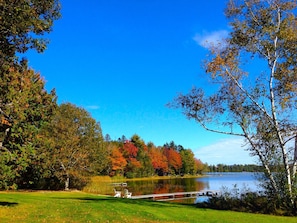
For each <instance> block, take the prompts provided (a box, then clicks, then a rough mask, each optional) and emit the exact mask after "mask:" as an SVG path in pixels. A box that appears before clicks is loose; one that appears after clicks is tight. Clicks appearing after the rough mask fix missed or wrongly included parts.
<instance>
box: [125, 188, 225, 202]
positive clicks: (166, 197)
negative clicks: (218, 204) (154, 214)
mask: <svg viewBox="0 0 297 223" xmlns="http://www.w3.org/2000/svg"><path fill="white" fill-rule="evenodd" d="M220 195H221V192H220V191H217V190H203V191H190V192H175V193H164V194H144V195H135V196H132V197H131V199H152V200H156V201H170V200H183V199H190V198H197V197H201V196H204V197H216V196H220Z"/></svg>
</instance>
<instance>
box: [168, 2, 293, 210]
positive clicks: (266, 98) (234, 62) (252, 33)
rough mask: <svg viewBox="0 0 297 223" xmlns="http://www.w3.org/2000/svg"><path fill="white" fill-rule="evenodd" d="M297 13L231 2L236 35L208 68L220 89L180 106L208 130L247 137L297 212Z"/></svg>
mask: <svg viewBox="0 0 297 223" xmlns="http://www.w3.org/2000/svg"><path fill="white" fill-rule="evenodd" d="M295 13H296V0H238V1H234V0H230V1H229V4H228V7H227V9H226V16H227V18H228V19H229V20H230V27H231V29H232V30H231V32H230V35H229V37H228V38H227V39H225V40H224V41H223V42H222V44H220V45H216V46H213V47H212V49H211V56H210V58H209V60H207V61H206V64H205V70H206V73H207V74H209V75H210V80H211V81H212V83H213V84H216V87H213V88H212V89H213V90H212V91H205V90H203V89H202V88H194V89H193V90H192V91H191V92H190V93H189V94H186V95H182V94H181V95H179V96H178V97H177V98H176V100H175V103H173V104H174V106H176V107H178V108H182V110H183V112H184V113H185V115H186V116H187V117H189V118H193V119H195V120H196V121H197V122H199V123H200V124H201V125H202V127H204V128H205V129H206V130H209V131H212V132H218V133H223V134H229V135H236V136H242V137H244V138H245V140H246V142H247V143H248V144H249V148H250V151H251V154H252V155H255V156H257V157H258V158H259V161H260V162H261V164H262V166H263V167H264V169H265V175H266V177H267V180H268V182H269V184H268V188H269V190H270V191H271V193H270V196H271V198H274V199H275V200H274V201H276V200H278V201H280V202H279V204H286V205H287V207H289V208H292V207H294V205H296V194H294V192H295V191H296V166H297V160H296V159H297V155H296V152H297V148H296V147H295V148H292V146H290V145H292V144H293V143H292V140H294V139H295V137H296V132H297V119H296V118H297V116H296V110H297V72H296V70H297V68H296V62H297V57H296V55H297V52H296V50H297V45H296V44H297V19H296V15H295ZM257 68H259V69H257ZM209 123H215V124H216V125H209ZM217 126H221V128H215V127H217ZM294 153H295V154H294ZM275 171H277V173H278V174H275ZM287 201H289V202H287Z"/></svg>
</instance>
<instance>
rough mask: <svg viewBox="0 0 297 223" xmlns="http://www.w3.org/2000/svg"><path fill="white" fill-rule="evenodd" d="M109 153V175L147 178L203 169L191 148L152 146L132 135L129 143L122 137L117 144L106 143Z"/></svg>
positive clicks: (172, 145) (196, 172) (193, 172)
mask: <svg viewBox="0 0 297 223" xmlns="http://www.w3.org/2000/svg"><path fill="white" fill-rule="evenodd" d="M107 147H108V150H109V152H110V166H109V169H108V174H109V175H111V176H112V175H123V176H125V177H128V178H131V177H147V176H153V175H159V176H164V175H184V174H191V175H194V174H198V173H201V172H202V171H203V169H204V164H203V163H202V162H201V160H199V159H197V158H195V156H194V153H193V152H192V150H190V149H184V148H183V147H182V146H181V145H178V146H177V145H175V143H174V142H173V141H172V142H171V143H166V144H164V145H163V146H155V145H154V144H153V143H152V142H149V143H147V144H145V142H144V141H143V140H142V139H141V138H140V137H139V136H138V135H136V134H135V135H133V136H132V137H131V139H130V140H126V139H125V137H124V140H123V137H122V139H119V140H118V141H107Z"/></svg>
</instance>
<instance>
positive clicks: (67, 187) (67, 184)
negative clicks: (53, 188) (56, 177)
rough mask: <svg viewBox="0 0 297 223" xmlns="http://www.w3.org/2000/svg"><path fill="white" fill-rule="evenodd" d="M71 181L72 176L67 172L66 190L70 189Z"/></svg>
mask: <svg viewBox="0 0 297 223" xmlns="http://www.w3.org/2000/svg"><path fill="white" fill-rule="evenodd" d="M69 182H70V177H69V174H68V173H67V174H66V179H65V190H69Z"/></svg>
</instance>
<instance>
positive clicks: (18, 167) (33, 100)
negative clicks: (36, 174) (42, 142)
mask: <svg viewBox="0 0 297 223" xmlns="http://www.w3.org/2000/svg"><path fill="white" fill-rule="evenodd" d="M44 84H45V83H44V80H43V79H42V78H41V77H40V75H39V74H38V73H35V72H34V71H33V70H31V69H29V68H28V67H27V63H26V61H22V62H21V64H20V65H18V66H16V65H15V66H14V67H11V68H10V69H9V70H8V71H7V72H4V73H2V75H1V77H0V116H1V128H0V130H1V132H0V134H1V138H0V157H1V158H0V172H1V174H0V178H1V180H0V187H1V188H7V187H12V186H20V187H22V186H23V184H28V183H29V182H30V181H32V179H27V176H28V175H27V174H28V173H27V172H28V170H29V169H30V166H32V165H34V163H35V162H36V161H37V159H38V157H37V156H36V154H37V153H38V148H37V145H38V144H39V142H38V138H37V136H38V134H39V132H40V129H41V128H42V127H43V126H44V125H45V124H46V123H48V122H49V121H50V118H51V116H52V114H53V112H54V110H55V108H56V96H55V92H54V91H53V92H51V93H50V94H49V93H47V92H46V90H45V88H44Z"/></svg>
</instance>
